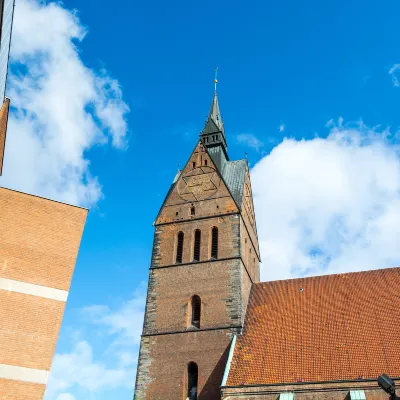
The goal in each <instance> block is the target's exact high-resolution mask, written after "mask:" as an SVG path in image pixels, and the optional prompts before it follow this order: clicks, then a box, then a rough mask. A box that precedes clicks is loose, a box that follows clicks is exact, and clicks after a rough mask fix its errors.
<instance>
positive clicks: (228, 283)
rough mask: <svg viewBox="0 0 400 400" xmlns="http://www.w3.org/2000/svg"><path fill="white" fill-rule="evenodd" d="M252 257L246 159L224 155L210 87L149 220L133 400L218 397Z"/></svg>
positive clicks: (255, 264) (255, 268)
mask: <svg viewBox="0 0 400 400" xmlns="http://www.w3.org/2000/svg"><path fill="white" fill-rule="evenodd" d="M259 262H260V253H259V246H258V238H257V230H256V223H255V216H254V207H253V198H252V191H251V184H250V174H249V168H248V164H247V160H245V159H243V160H238V161H229V158H228V152H227V141H226V136H225V128H224V124H223V120H222V118H221V114H220V110H219V105H218V98H217V92H216V91H215V92H214V97H213V100H212V104H211V109H210V113H209V115H208V119H207V121H206V124H205V127H204V129H203V131H202V132H201V134H200V138H199V141H198V142H197V143H196V145H195V148H194V150H193V152H192V154H191V155H190V157H189V160H188V161H187V163H186V165H185V167H184V168H183V170H182V171H179V172H178V174H177V176H176V177H175V179H174V181H173V183H172V185H171V187H170V189H169V191H168V193H167V196H166V198H165V200H164V203H163V204H162V207H161V210H160V211H159V214H158V216H157V218H156V222H155V234H154V244H153V254H152V260H151V266H150V276H149V284H148V292H147V302H146V311H145V318H144V325H143V334H142V338H141V346H140V354H139V362H138V371H137V377H136V387H135V399H136V400H145V399H146V400H181V399H182V400H186V399H187V397H189V398H191V399H192V398H193V399H199V400H216V399H220V398H221V397H220V386H221V383H222V378H223V374H224V370H225V365H226V362H227V358H228V353H229V346H230V342H231V340H232V337H233V335H234V334H237V333H240V332H241V329H242V326H243V322H244V317H245V312H246V307H247V301H248V298H249V294H250V289H251V287H252V284H253V283H255V282H259ZM191 396H192V397H191Z"/></svg>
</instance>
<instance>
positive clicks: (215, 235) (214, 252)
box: [211, 226, 218, 260]
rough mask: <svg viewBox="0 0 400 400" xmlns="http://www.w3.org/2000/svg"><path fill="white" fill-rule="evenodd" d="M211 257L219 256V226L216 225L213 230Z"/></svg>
mask: <svg viewBox="0 0 400 400" xmlns="http://www.w3.org/2000/svg"><path fill="white" fill-rule="evenodd" d="M211 258H212V259H214V260H215V259H217V258H218V228H217V227H216V226H214V228H212V230H211Z"/></svg>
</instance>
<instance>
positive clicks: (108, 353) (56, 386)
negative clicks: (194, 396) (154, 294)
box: [45, 283, 146, 400]
mask: <svg viewBox="0 0 400 400" xmlns="http://www.w3.org/2000/svg"><path fill="white" fill-rule="evenodd" d="M145 299H146V285H145V284H144V283H142V284H141V285H140V286H139V287H138V288H137V290H136V291H135V292H134V294H133V296H132V299H130V300H128V301H126V302H124V303H122V304H121V305H120V306H119V307H117V308H116V309H111V308H110V307H109V306H104V305H93V306H88V307H85V308H83V309H82V312H81V314H82V317H83V321H84V322H83V324H82V326H81V328H82V330H86V331H87V332H90V333H89V334H90V338H88V337H86V338H80V339H78V340H77V336H78V335H77V334H75V335H73V336H74V337H73V338H72V349H71V351H69V352H64V353H57V354H56V355H55V357H54V359H53V364H52V368H51V375H50V380H49V383H48V386H47V390H46V396H45V399H46V400H52V399H57V400H60V399H59V397H60V396H61V395H71V396H72V395H75V397H77V398H78V395H77V394H76V393H82V396H83V397H82V398H92V397H93V396H94V397H93V398H96V399H97V398H100V397H99V396H101V393H102V392H103V391H105V390H108V389H112V388H114V389H115V388H121V387H122V388H127V389H129V391H133V386H134V382H135V376H136V364H137V359H138V350H139V344H140V334H141V330H142V325H143V316H144V305H145ZM100 328H105V329H100ZM97 335H99V336H100V338H101V346H102V349H101V354H96V351H95V350H96V348H97V346H96V345H95V344H94V342H95V341H96V336H97ZM86 336H88V334H86ZM100 360H101V361H100ZM66 391H68V393H66ZM72 393H73V394H72ZM57 396H58V397H57ZM79 398H80V397H79ZM61 399H63V398H62V397H61ZM72 399H73V398H71V400H72ZM65 400H69V398H68V397H66V398H65Z"/></svg>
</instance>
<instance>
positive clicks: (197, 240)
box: [193, 230, 201, 261]
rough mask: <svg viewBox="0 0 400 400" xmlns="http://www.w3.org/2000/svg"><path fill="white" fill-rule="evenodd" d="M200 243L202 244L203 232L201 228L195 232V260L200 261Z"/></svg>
mask: <svg viewBox="0 0 400 400" xmlns="http://www.w3.org/2000/svg"><path fill="white" fill-rule="evenodd" d="M200 245H201V232H200V231H199V230H196V231H195V232H194V250H193V261H200Z"/></svg>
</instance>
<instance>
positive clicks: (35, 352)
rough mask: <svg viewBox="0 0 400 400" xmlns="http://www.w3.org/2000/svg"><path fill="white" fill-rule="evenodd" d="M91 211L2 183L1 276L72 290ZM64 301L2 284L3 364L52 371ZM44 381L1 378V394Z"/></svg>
mask: <svg viewBox="0 0 400 400" xmlns="http://www.w3.org/2000/svg"><path fill="white" fill-rule="evenodd" d="M86 215H87V210H85V209H82V208H79V207H73V206H69V205H66V204H62V203H58V202H54V201H50V200H47V199H43V198H40V197H36V196H31V195H27V194H24V193H20V192H16V191H13V190H8V189H4V188H0V243H1V246H0V279H5V280H12V281H17V282H24V283H28V284H34V285H40V286H41V287H43V286H44V287H49V288H55V289H60V290H64V291H69V287H70V283H71V279H72V274H73V271H74V267H75V262H76V257H77V253H78V249H79V245H80V241H81V236H82V232H83V227H84V224H85V220H86ZM64 308H65V302H64V301H59V300H55V299H52V298H45V297H41V296H40V295H30V294H25V293H19V292H16V291H12V290H5V289H0V364H4V365H6V366H10V367H24V368H31V369H34V370H42V371H49V370H50V367H51V362H52V358H53V354H54V350H55V347H56V343H57V338H58V334H59V329H60V326H61V322H62V318H63V313H64ZM44 390H45V385H44V384H35V383H28V382H24V381H22V380H8V379H0V393H1V396H0V398H1V399H18V400H26V399H32V400H33V399H35V400H39V399H42V397H43V393H44Z"/></svg>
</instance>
